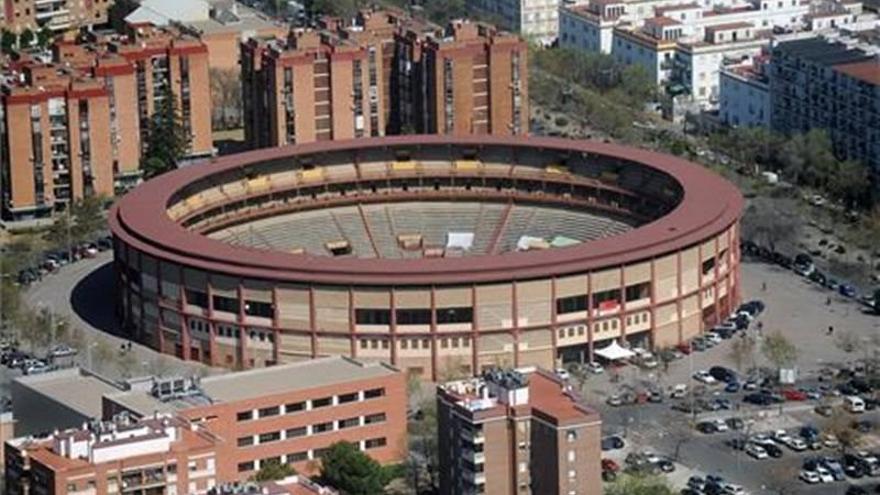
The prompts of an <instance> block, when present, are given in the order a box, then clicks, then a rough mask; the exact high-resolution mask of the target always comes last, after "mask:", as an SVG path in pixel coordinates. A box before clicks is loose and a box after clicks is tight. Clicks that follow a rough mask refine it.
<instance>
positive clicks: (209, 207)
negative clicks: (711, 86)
mask: <svg viewBox="0 0 880 495" xmlns="http://www.w3.org/2000/svg"><path fill="white" fill-rule="evenodd" d="M742 207H743V200H742V197H741V196H740V194H739V192H738V191H737V190H736V188H735V187H734V186H733V185H731V184H730V183H728V182H727V181H725V180H724V179H722V178H721V177H719V176H717V175H715V174H713V173H712V172H710V171H708V170H706V169H705V168H703V167H700V166H698V165H695V164H692V163H689V162H687V161H685V160H682V159H679V158H675V157H672V156H668V155H663V154H658V153H653V152H649V151H644V150H638V149H633V148H627V147H621V146H617V145H611V144H603V143H597V142H589V141H571V140H563V139H552V138H512V137H511V138H508V137H488V136H473V137H453V136H405V137H386V138H375V139H361V140H356V141H341V142H339V141H335V142H319V143H312V144H304V145H297V146H291V147H285V148H274V149H264V150H258V151H252V152H248V153H242V154H238V155H231V156H226V157H222V158H219V159H216V160H214V161H213V162H211V163H204V164H200V165H194V166H190V167H187V168H184V169H180V170H177V171H174V172H172V173H168V174H165V175H163V176H160V177H158V178H156V179H153V180H151V181H148V182H147V183H145V184H143V185H141V186H139V187H138V188H136V189H135V190H134V191H132V192H130V193H129V194H128V195H126V196H125V197H124V198H122V199H121V200H120V201H119V202H118V203H117V204H116V205H115V207H114V208H113V210H112V212H111V218H110V222H111V229H112V232H113V235H114V250H115V251H114V265H115V269H116V277H117V282H118V290H117V291H116V297H117V308H118V313H119V316H120V318H121V321H122V322H123V327H124V328H125V330H126V331H127V332H129V334H130V335H131V336H132V338H134V339H136V340H139V341H141V342H144V343H146V344H148V345H150V346H153V347H155V348H157V349H160V350H162V351H163V352H166V353H170V354H175V355H177V356H179V357H181V358H183V359H188V360H197V361H202V362H205V363H208V364H212V365H217V366H229V367H244V368H247V367H257V366H267V365H271V364H273V363H277V362H287V361H295V360H300V359H308V358H313V357H316V356H324V355H347V356H353V357H357V358H358V359H365V360H371V359H377V360H384V361H388V362H391V363H392V364H394V365H397V366H398V367H400V368H402V369H407V370H408V371H409V372H410V373H413V374H417V375H421V376H423V377H425V378H428V379H435V380H436V379H438V378H442V377H446V376H449V375H451V374H470V373H479V372H480V371H481V370H482V369H483V368H485V367H488V366H499V365H513V366H525V365H539V366H543V367H546V368H553V367H555V366H558V364H559V363H561V362H569V361H587V360H592V359H593V357H594V352H595V351H596V350H598V349H601V348H603V347H605V346H607V345H609V344H610V343H611V342H612V341H613V340H617V341H619V342H624V341H625V342H626V343H629V344H630V345H638V346H642V347H650V348H663V347H668V346H673V345H676V344H678V343H681V342H683V341H685V340H687V339H689V338H690V337H692V336H694V335H696V334H698V333H699V332H701V331H702V330H703V329H704V328H705V327H706V326H707V325H711V324H713V323H715V322H717V321H719V319H722V318H723V317H724V316H726V315H727V314H728V313H729V312H730V310H731V309H732V308H733V307H735V305H736V304H737V302H738V298H739V296H738V292H739V290H738V289H739V285H740V281H739V270H738V266H739V260H740V253H739V219H740V215H741V212H742Z"/></svg>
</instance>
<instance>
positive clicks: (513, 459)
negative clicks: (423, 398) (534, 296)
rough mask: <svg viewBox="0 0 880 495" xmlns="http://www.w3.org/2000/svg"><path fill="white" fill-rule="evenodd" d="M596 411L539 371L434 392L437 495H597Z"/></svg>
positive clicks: (496, 374)
mask: <svg viewBox="0 0 880 495" xmlns="http://www.w3.org/2000/svg"><path fill="white" fill-rule="evenodd" d="M601 427H602V421H601V419H600V417H599V414H598V413H597V412H596V411H594V410H592V409H590V408H588V407H587V406H585V405H584V404H583V401H582V399H581V398H580V397H579V396H577V395H576V394H575V393H574V392H573V391H571V387H570V386H568V385H567V384H566V383H564V382H563V381H562V380H561V379H560V378H558V377H557V376H555V375H553V374H552V373H549V372H546V371H544V370H541V369H520V370H495V371H489V372H486V373H485V374H484V375H483V376H482V377H480V378H474V379H467V380H461V381H454V382H449V383H445V384H442V385H440V386H438V388H437V439H438V453H439V459H440V461H439V464H440V467H439V473H440V492H441V493H446V494H450V495H466V494H477V493H485V494H487V495H505V494H509V493H523V494H530V493H534V494H542V495H599V494H601V493H602V478H601V475H602V473H601V467H600V465H601V453H602V452H601V448H600V438H601Z"/></svg>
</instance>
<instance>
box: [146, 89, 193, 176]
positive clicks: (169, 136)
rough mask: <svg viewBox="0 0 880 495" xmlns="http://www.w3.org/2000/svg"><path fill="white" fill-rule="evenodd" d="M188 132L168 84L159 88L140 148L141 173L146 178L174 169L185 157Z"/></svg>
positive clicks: (187, 147) (187, 146) (188, 139)
mask: <svg viewBox="0 0 880 495" xmlns="http://www.w3.org/2000/svg"><path fill="white" fill-rule="evenodd" d="M189 141H190V135H189V132H188V131H187V129H186V126H185V125H184V123H183V119H182V117H181V115H180V112H178V110H177V100H176V99H175V97H174V94H173V93H172V92H171V88H169V87H168V85H167V84H166V85H163V86H162V88H161V89H160V94H159V99H158V101H157V102H156V108H155V110H154V111H153V115H152V116H150V122H149V123H148V124H147V137H146V139H145V142H144V144H145V150H144V160H145V161H144V166H143V168H144V175H145V177H146V178H147V179H149V178H152V177H155V176H157V175H161V174H163V173H165V172H168V171H170V170H174V169H175V168H177V164H178V162H180V160H181V159H182V158H183V157H184V156H186V153H187V150H188V149H189Z"/></svg>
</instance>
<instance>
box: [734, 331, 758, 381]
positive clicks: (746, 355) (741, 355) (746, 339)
mask: <svg viewBox="0 0 880 495" xmlns="http://www.w3.org/2000/svg"><path fill="white" fill-rule="evenodd" d="M755 347H757V345H756V343H755V339H754V338H752V337H751V336H748V335H745V334H743V336H742V337H741V338H738V339H735V340H734V341H733V345H731V346H730V358H731V359H732V360H733V362H734V364H735V365H736V369H737V371H739V372H742V370H743V365H744V364H745V363H746V362H747V361H751V362H752V363H753V362H754V356H755Z"/></svg>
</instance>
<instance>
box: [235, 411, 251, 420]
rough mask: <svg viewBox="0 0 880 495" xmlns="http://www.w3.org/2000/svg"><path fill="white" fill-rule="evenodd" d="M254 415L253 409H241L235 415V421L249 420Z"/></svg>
mask: <svg viewBox="0 0 880 495" xmlns="http://www.w3.org/2000/svg"><path fill="white" fill-rule="evenodd" d="M253 417H254V412H253V411H242V412H240V413H238V414H236V415H235V420H236V421H250V420H251V419H253Z"/></svg>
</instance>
